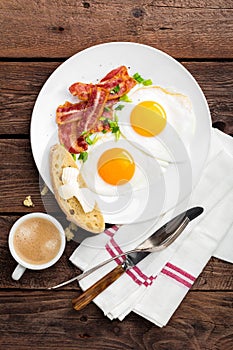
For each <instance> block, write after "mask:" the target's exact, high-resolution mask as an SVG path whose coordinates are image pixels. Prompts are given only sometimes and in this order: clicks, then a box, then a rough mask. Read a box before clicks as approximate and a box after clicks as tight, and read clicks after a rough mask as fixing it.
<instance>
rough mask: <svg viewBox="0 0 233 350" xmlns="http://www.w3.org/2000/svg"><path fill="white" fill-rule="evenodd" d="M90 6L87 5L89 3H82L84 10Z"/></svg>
mask: <svg viewBox="0 0 233 350" xmlns="http://www.w3.org/2000/svg"><path fill="white" fill-rule="evenodd" d="M90 6H91V5H90V4H89V2H86V1H84V2H83V7H84V8H85V9H89V7H90Z"/></svg>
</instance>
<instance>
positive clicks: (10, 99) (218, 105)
mask: <svg viewBox="0 0 233 350" xmlns="http://www.w3.org/2000/svg"><path fill="white" fill-rule="evenodd" d="M181 63H182V64H183V65H184V66H185V67H186V68H187V69H188V70H189V71H190V73H191V74H193V76H194V78H195V79H196V80H197V82H198V83H199V84H200V86H201V88H202V89H203V92H204V94H205V96H206V98H207V101H208V104H209V107H210V111H211V115H212V119H213V122H214V123H216V122H218V123H220V124H217V126H218V127H219V128H220V129H222V130H223V131H224V132H227V133H228V134H233V63H232V62H181ZM60 64H61V63H60V62H40V63H38V62H24V63H22V62H0V114H1V119H0V135H6V134H9V135H18V134H21V135H25V136H26V135H28V134H29V128H30V119H31V114H32V109H33V106H34V103H35V100H36V97H37V95H38V93H39V91H40V89H41V88H42V85H43V84H44V82H45V81H46V79H47V78H48V77H49V75H50V74H51V73H52V72H53V71H54V69H55V68H57V67H58V66H59V65H60ZM6 76H7V79H6ZM61 102H62V101H61ZM9 120H10V123H9Z"/></svg>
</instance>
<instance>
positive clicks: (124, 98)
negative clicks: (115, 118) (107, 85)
mask: <svg viewBox="0 0 233 350" xmlns="http://www.w3.org/2000/svg"><path fill="white" fill-rule="evenodd" d="M120 101H124V102H132V100H131V99H130V98H129V96H128V95H126V94H125V95H123V96H121V97H120Z"/></svg>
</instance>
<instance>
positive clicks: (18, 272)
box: [8, 213, 66, 280]
mask: <svg viewBox="0 0 233 350" xmlns="http://www.w3.org/2000/svg"><path fill="white" fill-rule="evenodd" d="M37 218H38V219H45V220H47V221H49V222H50V223H52V224H53V225H54V226H55V227H56V228H57V230H58V232H59V234H60V238H61V244H60V248H59V250H58V252H57V254H56V255H55V256H54V257H53V258H52V259H51V260H50V261H48V262H46V263H44V264H31V263H29V262H26V261H24V260H23V259H22V257H20V256H19V255H18V253H17V252H16V249H15V247H14V235H15V233H16V231H17V229H18V228H19V226H20V225H21V224H23V223H24V222H26V221H27V220H28V219H37ZM8 243H9V249H10V252H11V255H12V256H13V258H14V259H15V260H16V261H17V262H18V265H17V267H16V268H15V270H14V272H13V273H12V276H11V277H12V278H13V279H14V280H19V279H20V277H21V276H22V275H23V273H24V272H25V270H26V269H30V270H42V269H46V268H48V267H50V266H52V265H54V264H55V263H56V262H57V261H58V260H59V259H60V257H61V256H62V254H63V252H64V249H65V245H66V238H65V233H64V230H63V227H62V226H61V224H60V223H59V222H58V221H57V220H56V219H55V218H54V217H52V216H51V215H48V214H45V213H30V214H26V215H24V216H22V217H21V218H20V219H18V220H17V221H16V222H15V223H14V225H13V226H12V227H11V230H10V233H9V238H8Z"/></svg>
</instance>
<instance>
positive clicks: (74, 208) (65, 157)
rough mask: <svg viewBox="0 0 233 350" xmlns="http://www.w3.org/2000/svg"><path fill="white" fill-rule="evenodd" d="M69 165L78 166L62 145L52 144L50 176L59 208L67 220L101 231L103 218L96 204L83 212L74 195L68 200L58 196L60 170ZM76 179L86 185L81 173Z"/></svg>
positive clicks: (97, 231)
mask: <svg viewBox="0 0 233 350" xmlns="http://www.w3.org/2000/svg"><path fill="white" fill-rule="evenodd" d="M69 166H70V167H73V168H78V167H77V164H76V162H75V161H74V159H73V157H72V155H71V154H70V153H69V152H68V151H67V150H66V149H65V147H64V146H62V145H59V144H57V145H54V146H52V147H51V149H50V176H51V181H52V187H53V191H54V195H55V198H56V200H57V202H58V204H59V206H60V208H61V209H62V211H63V212H64V213H65V215H66V218H67V220H69V221H71V222H73V223H75V224H76V225H77V226H79V227H81V228H83V229H85V230H87V231H90V232H93V233H100V232H103V230H104V228H105V224H104V218H103V215H102V213H101V212H100V210H99V208H98V205H97V204H96V205H95V207H94V209H93V210H92V211H91V212H89V213H85V212H84V211H83V208H82V206H81V204H80V203H79V201H78V200H77V198H76V197H72V198H70V199H68V200H65V199H63V198H61V197H60V195H59V193H58V189H59V187H60V186H61V185H62V184H63V183H62V180H61V178H62V171H63V168H65V167H69ZM77 181H78V183H79V186H80V187H87V186H86V184H85V181H84V179H83V177H82V176H81V174H79V176H78V179H77Z"/></svg>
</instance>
